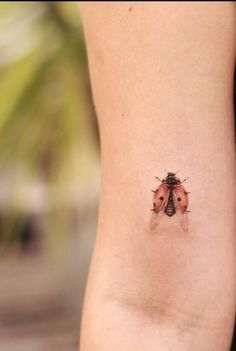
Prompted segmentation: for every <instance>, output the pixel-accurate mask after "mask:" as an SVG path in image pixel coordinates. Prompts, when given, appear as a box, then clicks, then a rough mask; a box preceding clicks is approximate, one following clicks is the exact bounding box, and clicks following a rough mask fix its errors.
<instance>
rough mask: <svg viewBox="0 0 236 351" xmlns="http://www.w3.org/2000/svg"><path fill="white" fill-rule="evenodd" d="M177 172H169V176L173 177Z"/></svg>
mask: <svg viewBox="0 0 236 351" xmlns="http://www.w3.org/2000/svg"><path fill="white" fill-rule="evenodd" d="M175 174H176V173H173V172H168V177H171V178H172V177H175Z"/></svg>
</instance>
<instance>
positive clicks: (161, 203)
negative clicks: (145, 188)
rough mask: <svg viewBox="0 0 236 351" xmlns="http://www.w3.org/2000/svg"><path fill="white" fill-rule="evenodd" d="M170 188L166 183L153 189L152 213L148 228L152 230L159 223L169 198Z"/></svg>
mask: <svg viewBox="0 0 236 351" xmlns="http://www.w3.org/2000/svg"><path fill="white" fill-rule="evenodd" d="M169 195H170V190H169V189H168V186H167V185H166V184H162V185H160V187H159V188H158V189H157V190H156V191H155V193H154V195H153V207H154V208H153V213H152V217H151V223H150V228H151V230H154V229H155V228H156V226H157V225H158V224H159V223H160V221H161V219H162V217H163V215H164V213H165V208H166V205H167V202H168V199H169Z"/></svg>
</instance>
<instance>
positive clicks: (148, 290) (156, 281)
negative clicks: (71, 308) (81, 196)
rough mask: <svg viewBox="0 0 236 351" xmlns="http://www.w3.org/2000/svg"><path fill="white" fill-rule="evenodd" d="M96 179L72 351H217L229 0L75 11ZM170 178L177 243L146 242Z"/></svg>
mask: <svg viewBox="0 0 236 351" xmlns="http://www.w3.org/2000/svg"><path fill="white" fill-rule="evenodd" d="M81 12H82V18H83V23H84V29H85V35H86V41H87V49H88V58H89V65H90V72H91V82H92V88H93V94H94V102H95V106H96V111H97V115H98V120H99V127H100V136H101V150H102V180H101V199H100V214H99V223H98V230H97V239H96V244H95V248H94V254H93V259H92V264H91V269H90V274H89V279H88V286H87V293H86V298H85V304H84V313H83V321H82V330H81V345H80V350H81V351H118V350H119V351H120V350H125V351H133V350H135V351H139V350H140V351H146V350H148V351H154V350H155V351H163V350H168V351H169V350H181V351H185V350H186V351H187V350H192V351H195V350H196V351H199V350H201V351H210V350H211V351H224V350H229V347H230V342H231V336H232V328H233V321H234V315H235V288H236V285H235V283H236V282H235V277H236V272H235V267H236V265H235V257H236V255H235V247H236V246H235V229H236V228H235V210H236V208H235V207H236V206H235V193H234V188H235V154H234V132H233V130H234V128H233V102H232V91H233V88H232V87H233V73H234V61H235V43H236V40H235V9H234V4H233V3H231V2H199V3H197V2H177V3H175V2H166V3H165V2H153V3H151V2H146V3H144V2H141V3H136V2H124V3H122V2H108V3H103V2H99V3H95V2H94V3H93V2H85V3H81ZM164 169H167V170H169V171H173V172H175V171H176V170H177V169H179V170H180V171H179V173H178V176H179V177H180V176H181V179H183V178H185V177H187V176H189V179H188V180H187V181H186V182H185V183H184V186H185V187H186V189H188V191H190V192H191V194H189V209H190V210H191V213H190V214H189V217H190V218H189V222H190V223H189V231H188V233H185V232H183V231H182V230H181V228H180V226H179V225H178V222H177V219H176V216H175V215H174V216H173V217H170V218H169V217H167V216H165V218H163V219H162V221H161V223H160V224H159V225H158V227H157V229H156V230H154V231H151V230H150V216H151V215H150V208H151V207H152V193H151V189H155V188H156V187H157V186H158V185H159V183H158V182H157V180H155V176H156V175H157V176H159V177H160V178H161V179H163V178H164V177H165V176H166V171H164Z"/></svg>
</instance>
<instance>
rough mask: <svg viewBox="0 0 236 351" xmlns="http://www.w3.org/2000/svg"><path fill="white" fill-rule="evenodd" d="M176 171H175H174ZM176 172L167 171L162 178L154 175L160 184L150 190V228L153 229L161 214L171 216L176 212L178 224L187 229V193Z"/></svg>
mask: <svg viewBox="0 0 236 351" xmlns="http://www.w3.org/2000/svg"><path fill="white" fill-rule="evenodd" d="M176 173H177V172H176ZM176 173H173V172H168V174H167V176H166V178H164V179H163V180H161V179H159V178H158V177H156V178H157V179H158V180H159V181H160V182H161V183H162V184H161V185H160V186H159V187H158V188H157V189H156V190H152V191H153V193H154V195H153V209H152V212H153V213H152V218H151V229H152V230H153V229H155V228H156V226H157V225H158V224H159V222H160V220H161V218H162V216H163V215H164V214H166V215H167V216H169V217H172V216H174V215H175V214H176V216H177V218H178V221H179V224H180V226H181V227H182V229H183V230H184V231H187V230H188V212H189V211H188V194H189V192H187V191H186V190H185V188H184V187H183V185H182V183H183V182H185V180H187V179H188V178H186V179H184V180H183V181H182V182H181V181H180V180H179V178H177V177H176Z"/></svg>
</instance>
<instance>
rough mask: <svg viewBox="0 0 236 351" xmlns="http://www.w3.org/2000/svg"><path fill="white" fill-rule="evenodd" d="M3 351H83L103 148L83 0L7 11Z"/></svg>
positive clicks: (0, 9) (2, 64)
mask: <svg viewBox="0 0 236 351" xmlns="http://www.w3.org/2000/svg"><path fill="white" fill-rule="evenodd" d="M0 71H1V81H0V96H1V103H0V277H1V278H0V281H1V284H0V349H1V351H21V350H24V351H28V350H30V351H37V350H40V351H42V350H44V351H49V350H50V351H54V350H57V351H62V350H66V351H74V350H78V340H79V324H80V317H81V306H82V300H83V294H84V287H85V280H86V275H87V271H88V264H89V260H90V256H91V250H92V245H93V240H94V236H95V228H96V220H97V207H98V193H99V141H98V132H97V125H96V119H95V114H94V109H93V106H92V99H91V92H90V86H89V77H88V69H87V61H86V52H85V44H84V39H83V33H82V26H81V20H80V15H79V7H78V3H76V2H1V5H0Z"/></svg>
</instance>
